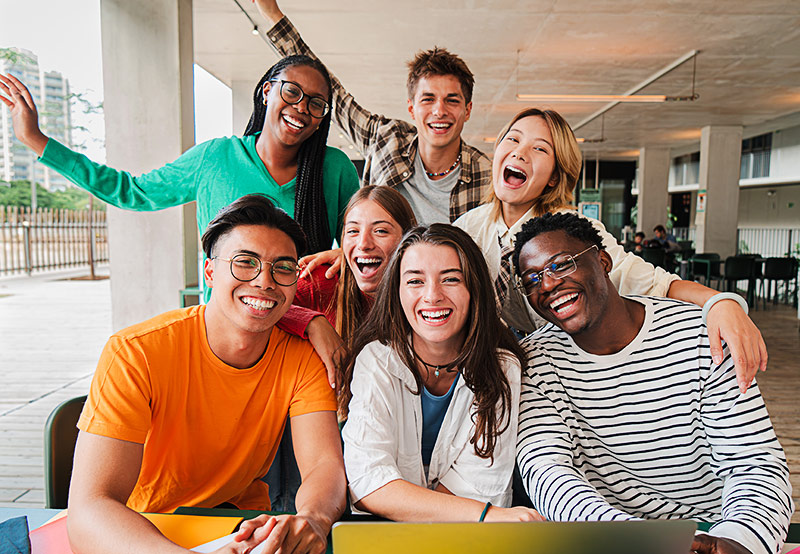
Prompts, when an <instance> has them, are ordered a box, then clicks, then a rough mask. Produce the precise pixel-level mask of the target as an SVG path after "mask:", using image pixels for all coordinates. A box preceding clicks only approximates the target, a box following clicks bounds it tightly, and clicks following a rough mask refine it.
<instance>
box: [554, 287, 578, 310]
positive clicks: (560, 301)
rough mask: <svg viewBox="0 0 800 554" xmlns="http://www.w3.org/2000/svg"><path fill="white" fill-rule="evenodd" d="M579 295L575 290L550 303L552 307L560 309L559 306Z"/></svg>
mask: <svg viewBox="0 0 800 554" xmlns="http://www.w3.org/2000/svg"><path fill="white" fill-rule="evenodd" d="M577 297H578V293H577V292H573V293H572V294H565V295H564V296H559V297H558V298H556V299H555V300H553V301H552V302H551V303H550V309H551V310H556V311H558V307H559V306H561V305H562V304H565V303H567V302H569V301H570V300H574V299H575V298H577Z"/></svg>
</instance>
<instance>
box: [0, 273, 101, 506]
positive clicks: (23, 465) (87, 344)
mask: <svg viewBox="0 0 800 554" xmlns="http://www.w3.org/2000/svg"><path fill="white" fill-rule="evenodd" d="M86 273H87V270H75V271H65V272H59V273H50V274H47V275H34V276H33V277H15V278H2V279H0V375H2V384H0V506H22V507H24V506H29V507H42V506H44V478H43V469H42V458H43V438H42V437H43V429H44V423H45V421H46V420H47V416H48V415H49V414H50V412H51V411H52V410H53V408H55V407H56V406H57V405H58V404H60V403H61V402H62V401H64V400H67V399H68V398H73V397H75V396H81V395H83V394H86V393H87V392H88V390H89V384H90V382H91V376H92V374H93V373H94V368H95V366H96V365H97V359H98V358H99V356H100V351H101V350H102V348H103V345H104V344H105V342H106V340H107V339H108V336H109V335H110V334H111V293H110V288H109V281H108V280H107V279H106V280H99V281H87V280H70V278H71V277H76V276H85V275H86ZM98 273H99V274H100V275H103V274H105V275H107V270H104V269H103V268H101V269H100V270H99V271H98Z"/></svg>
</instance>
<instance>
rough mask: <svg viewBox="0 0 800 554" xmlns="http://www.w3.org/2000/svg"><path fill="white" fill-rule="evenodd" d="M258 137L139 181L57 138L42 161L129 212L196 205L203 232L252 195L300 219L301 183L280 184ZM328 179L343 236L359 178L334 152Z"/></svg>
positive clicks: (201, 148) (210, 149)
mask: <svg viewBox="0 0 800 554" xmlns="http://www.w3.org/2000/svg"><path fill="white" fill-rule="evenodd" d="M257 138H258V135H250V136H246V137H225V138H217V139H212V140H209V141H207V142H204V143H202V144H198V145H196V146H193V147H192V148H190V149H189V150H187V151H186V152H184V153H183V154H182V155H181V156H180V157H179V158H178V159H177V160H175V161H174V162H171V163H168V164H167V165H165V166H164V167H161V168H158V169H154V170H152V171H149V172H147V173H145V174H143V175H140V176H139V177H134V176H132V175H131V174H130V173H128V172H126V171H119V170H116V169H113V168H111V167H108V166H105V165H102V164H98V163H95V162H93V161H91V160H90V159H89V158H87V157H86V156H84V155H83V154H79V153H77V152H73V151H72V150H70V149H69V148H67V147H66V146H64V145H62V144H61V143H59V142H58V141H56V140H54V139H52V138H51V139H50V140H48V141H47V146H46V147H45V149H44V152H43V153H42V156H41V158H39V161H41V162H42V163H43V164H44V165H46V166H47V167H49V168H51V169H53V170H55V171H57V172H59V173H60V174H62V175H63V176H64V177H66V178H67V179H69V180H70V181H71V182H73V183H75V184H76V185H78V186H79V187H81V188H83V189H86V190H87V191H89V192H90V193H92V194H93V195H95V196H96V197H98V198H100V199H101V200H103V201H105V202H108V203H109V204H111V205H113V206H116V207H118V208H123V209H126V210H135V211H152V210H161V209H164V208H169V207H171V206H178V205H180V204H185V203H187V202H192V201H194V200H196V201H197V225H198V227H199V228H200V232H201V233H202V232H203V231H204V230H205V228H206V226H207V225H208V223H209V222H210V221H211V220H212V219H213V218H214V216H215V215H216V214H217V212H218V211H219V210H220V209H222V208H224V207H225V206H227V205H228V204H230V203H231V202H233V201H234V200H237V199H238V198H241V197H242V196H244V195H246V194H251V193H261V194H265V195H267V196H269V197H270V198H271V199H272V201H273V202H274V203H275V205H276V206H278V207H279V208H282V209H283V210H285V211H286V213H288V214H289V215H290V216H291V217H294V198H295V190H296V183H295V180H296V179H292V180H291V181H289V182H288V183H286V184H285V185H283V186H281V185H278V183H276V182H275V179H273V178H272V176H271V175H270V174H269V172H268V171H267V168H266V167H265V166H264V163H263V162H262V161H261V158H259V157H258V153H257V152H256V139H257ZM322 175H323V188H324V195H325V204H326V207H327V210H328V225H329V226H330V231H331V236H332V237H338V236H339V230H340V229H341V227H342V216H343V214H344V209H345V207H346V206H347V202H348V201H349V200H350V197H351V196H352V195H353V193H354V192H355V191H356V190H358V174H357V173H356V170H355V167H354V166H353V164H352V162H351V161H350V160H349V159H348V157H347V156H346V155H345V154H344V153H343V152H342V151H341V150H338V149H336V148H332V147H328V150H327V152H326V154H325V163H324V165H323V168H322Z"/></svg>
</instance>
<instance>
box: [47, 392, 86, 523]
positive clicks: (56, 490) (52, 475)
mask: <svg viewBox="0 0 800 554" xmlns="http://www.w3.org/2000/svg"><path fill="white" fill-rule="evenodd" d="M85 402H86V397H85V396H79V397H78V398H72V399H70V400H65V401H64V402H62V403H61V404H59V405H58V406H56V408H55V409H54V410H53V411H52V412H51V413H50V417H48V418H47V423H45V424H44V495H45V508H50V509H57V510H60V509H64V508H66V507H67V498H68V496H69V480H70V478H72V457H73V455H74V454H75V441H76V440H77V439H78V428H77V427H76V425H77V423H78V418H79V417H80V415H81V411H82V410H83V405H84V403H85Z"/></svg>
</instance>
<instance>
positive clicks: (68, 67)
mask: <svg viewBox="0 0 800 554" xmlns="http://www.w3.org/2000/svg"><path fill="white" fill-rule="evenodd" d="M132 1H135V0H132ZM12 46H15V47H18V48H25V49H26V50H30V51H32V52H33V53H34V54H36V55H37V56H38V58H39V65H40V66H41V67H42V68H43V69H44V70H45V71H58V72H60V73H61V74H62V75H63V76H64V77H66V78H67V79H69V84H70V89H71V90H72V92H76V93H83V94H85V95H86V98H87V99H88V100H90V101H92V102H94V103H99V102H101V101H102V99H103V68H102V52H101V42H100V0H66V1H65V0H13V1H12V0H0V47H4V48H9V47H12ZM226 107H227V109H226ZM2 109H6V108H5V107H3V108H2ZM72 116H73V123H74V124H76V125H82V126H84V127H87V128H88V129H89V136H85V137H75V138H76V139H81V138H83V139H85V144H86V154H87V155H88V156H89V157H90V158H92V159H93V160H95V161H98V162H103V161H105V149H104V148H103V137H104V129H103V122H102V118H99V117H97V116H86V115H83V114H81V113H77V112H76V111H75V110H73V113H72ZM231 126H232V123H231V93H230V89H229V88H228V87H226V86H225V85H223V84H222V83H220V82H219V81H217V80H216V79H215V78H214V77H212V76H211V75H209V74H208V73H206V72H205V71H204V70H203V69H202V68H200V67H198V66H195V137H196V142H202V141H204V140H208V139H210V138H214V137H219V136H226V135H230V134H231V133H232V131H231ZM123 169H124V168H123Z"/></svg>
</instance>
